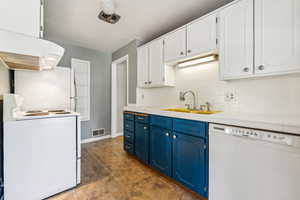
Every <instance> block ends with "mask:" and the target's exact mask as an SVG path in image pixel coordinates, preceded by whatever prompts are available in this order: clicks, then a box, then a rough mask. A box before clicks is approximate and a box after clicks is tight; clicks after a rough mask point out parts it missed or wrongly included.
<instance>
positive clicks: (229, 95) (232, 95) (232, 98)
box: [225, 92, 237, 102]
mask: <svg viewBox="0 0 300 200" xmlns="http://www.w3.org/2000/svg"><path fill="white" fill-rule="evenodd" d="M225 101H227V102H236V101H237V93H236V92H226V93H225Z"/></svg>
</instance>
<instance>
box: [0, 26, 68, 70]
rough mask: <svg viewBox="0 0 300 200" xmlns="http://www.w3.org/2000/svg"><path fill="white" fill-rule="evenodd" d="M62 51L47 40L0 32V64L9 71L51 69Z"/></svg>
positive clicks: (58, 59)
mask: <svg viewBox="0 0 300 200" xmlns="http://www.w3.org/2000/svg"><path fill="white" fill-rule="evenodd" d="M64 51H65V50H64V48H62V47H61V46H59V45H57V44H55V43H53V42H50V41H47V40H43V39H39V38H34V37H29V36H25V35H23V34H18V33H13V32H9V31H3V30H0V64H2V65H4V66H5V67H7V68H9V69H13V70H35V71H40V70H49V69H53V68H54V67H56V66H57V64H58V62H59V61H60V59H61V58H62V56H63V54H64Z"/></svg>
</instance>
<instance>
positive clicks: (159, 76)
mask: <svg viewBox="0 0 300 200" xmlns="http://www.w3.org/2000/svg"><path fill="white" fill-rule="evenodd" d="M163 55H164V41H163V39H160V40H155V41H154V42H151V43H150V45H149V86H150V87H157V86H162V85H164V79H165V77H164V76H165V67H164V56H163Z"/></svg>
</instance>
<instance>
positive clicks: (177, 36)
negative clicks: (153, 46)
mask: <svg viewBox="0 0 300 200" xmlns="http://www.w3.org/2000/svg"><path fill="white" fill-rule="evenodd" d="M185 56H186V28H182V29H179V30H177V31H175V32H173V33H170V34H169V35H166V37H165V61H166V62H169V61H175V60H177V59H180V58H184V57H185Z"/></svg>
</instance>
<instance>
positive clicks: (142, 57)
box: [137, 46, 149, 87]
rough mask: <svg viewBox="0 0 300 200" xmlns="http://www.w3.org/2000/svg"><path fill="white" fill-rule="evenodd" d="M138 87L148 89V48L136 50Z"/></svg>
mask: <svg viewBox="0 0 300 200" xmlns="http://www.w3.org/2000/svg"><path fill="white" fill-rule="evenodd" d="M137 71H138V87H148V82H149V77H148V74H149V47H148V46H143V47H140V48H139V49H138V67H137Z"/></svg>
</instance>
